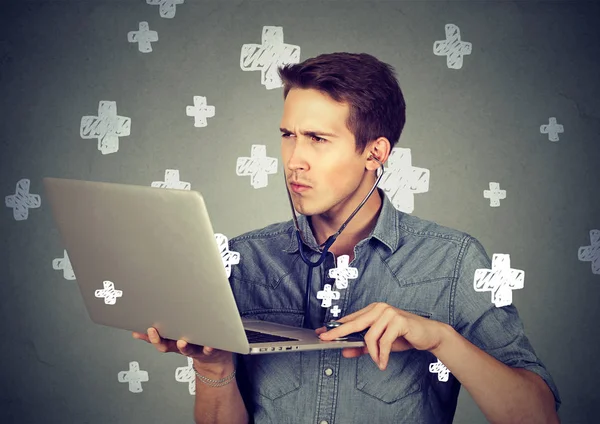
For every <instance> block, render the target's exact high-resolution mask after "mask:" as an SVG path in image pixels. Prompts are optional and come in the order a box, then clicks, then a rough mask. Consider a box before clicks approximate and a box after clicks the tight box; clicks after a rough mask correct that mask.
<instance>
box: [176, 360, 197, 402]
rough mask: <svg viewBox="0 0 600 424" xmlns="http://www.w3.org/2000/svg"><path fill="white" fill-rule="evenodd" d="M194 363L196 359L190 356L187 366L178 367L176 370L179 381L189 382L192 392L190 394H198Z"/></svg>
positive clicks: (189, 389) (189, 388)
mask: <svg viewBox="0 0 600 424" xmlns="http://www.w3.org/2000/svg"><path fill="white" fill-rule="evenodd" d="M193 365H194V360H193V359H192V358H190V357H189V356H188V358H187V366H185V367H177V369H176V370H175V380H176V381H179V382H180V383H188V391H189V392H190V395H195V394H196V374H195V373H194V369H193V368H192V366H193Z"/></svg>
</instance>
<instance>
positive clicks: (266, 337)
mask: <svg viewBox="0 0 600 424" xmlns="http://www.w3.org/2000/svg"><path fill="white" fill-rule="evenodd" d="M245 331H246V337H247V338H248V342H249V343H270V342H289V341H297V340H298V339H290V338H289V337H283V336H276V335H275V334H266V333H259V332H258V331H252V330H245Z"/></svg>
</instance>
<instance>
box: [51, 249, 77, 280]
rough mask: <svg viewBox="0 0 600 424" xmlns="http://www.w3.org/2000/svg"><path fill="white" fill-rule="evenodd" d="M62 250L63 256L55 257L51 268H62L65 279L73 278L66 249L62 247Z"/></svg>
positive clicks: (73, 274)
mask: <svg viewBox="0 0 600 424" xmlns="http://www.w3.org/2000/svg"><path fill="white" fill-rule="evenodd" d="M63 252H64V253H63V255H64V256H63V257H62V258H56V259H53V260H52V269H56V270H62V272H63V277H64V279H65V280H74V279H75V273H74V272H73V267H72V266H71V261H70V260H69V254H68V253H67V249H63Z"/></svg>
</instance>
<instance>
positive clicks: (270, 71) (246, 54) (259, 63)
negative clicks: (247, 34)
mask: <svg viewBox="0 0 600 424" xmlns="http://www.w3.org/2000/svg"><path fill="white" fill-rule="evenodd" d="M261 41H262V44H244V45H243V46H242V52H241V54H240V67H241V68H242V71H260V83H261V84H262V85H264V86H265V87H266V88H267V90H271V89H273V88H278V87H281V86H282V82H281V78H279V75H278V73H277V67H278V66H280V65H284V64H290V63H298V62H300V46H294V45H291V44H284V42H283V27H277V26H264V27H263V30H262V39H261Z"/></svg>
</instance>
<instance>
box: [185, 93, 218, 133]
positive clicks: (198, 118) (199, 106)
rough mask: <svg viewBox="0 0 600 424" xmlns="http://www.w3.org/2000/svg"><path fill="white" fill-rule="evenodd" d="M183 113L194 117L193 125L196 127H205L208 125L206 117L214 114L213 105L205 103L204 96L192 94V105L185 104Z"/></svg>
mask: <svg viewBox="0 0 600 424" xmlns="http://www.w3.org/2000/svg"><path fill="white" fill-rule="evenodd" d="M185 114H186V115H187V116H193V117H194V126H195V127H196V128H200V127H205V126H207V125H208V121H207V120H206V118H212V117H213V116H215V107H214V106H208V105H207V104H206V97H204V96H194V105H193V106H187V107H186V108H185Z"/></svg>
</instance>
